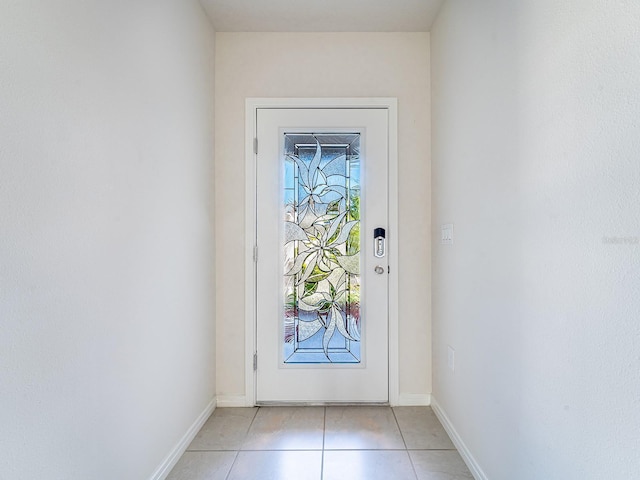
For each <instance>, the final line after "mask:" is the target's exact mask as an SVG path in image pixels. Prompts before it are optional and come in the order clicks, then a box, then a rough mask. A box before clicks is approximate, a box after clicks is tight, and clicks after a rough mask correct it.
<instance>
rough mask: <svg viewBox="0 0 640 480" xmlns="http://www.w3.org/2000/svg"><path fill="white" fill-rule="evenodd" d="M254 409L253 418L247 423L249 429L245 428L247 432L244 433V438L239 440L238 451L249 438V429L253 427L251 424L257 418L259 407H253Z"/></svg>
mask: <svg viewBox="0 0 640 480" xmlns="http://www.w3.org/2000/svg"><path fill="white" fill-rule="evenodd" d="M255 409H256V411H255V413H254V414H253V418H252V419H251V422H249V427H248V428H247V431H246V432H244V436H243V437H242V439H241V440H240V448H238V451H240V450H242V447H243V446H244V444H245V443H246V442H247V438H248V437H249V432H250V431H251V427H253V422H255V421H256V418H257V417H258V412H259V411H260V407H255Z"/></svg>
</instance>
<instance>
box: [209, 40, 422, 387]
mask: <svg viewBox="0 0 640 480" xmlns="http://www.w3.org/2000/svg"><path fill="white" fill-rule="evenodd" d="M429 88H430V87H429V34H427V33H382V34H379V33H309V34H306V33H285V34H280V33H218V34H217V35H216V85H215V92H216V94H215V99H216V107H215V108H216V118H217V119H218V121H217V124H216V131H215V138H216V167H215V168H216V230H217V238H216V241H217V245H218V250H217V257H216V263H217V276H216V282H217V298H218V303H217V311H216V314H217V326H216V328H217V330H216V332H217V345H216V351H217V389H218V394H219V398H220V399H221V400H224V399H225V398H233V397H242V396H243V395H244V389H245V378H244V372H245V369H244V360H245V356H246V355H245V352H244V314H245V313H244V282H245V279H244V249H245V242H246V239H245V236H244V209H245V206H244V198H245V192H244V188H245V178H244V147H245V143H244V129H245V118H244V106H245V99H246V98H247V97H397V98H398V109H399V183H400V198H399V210H400V214H399V222H400V232H399V237H400V240H399V241H400V245H399V249H400V265H399V269H400V272H399V275H400V318H399V335H400V395H401V400H402V398H405V399H410V398H412V397H411V395H422V396H426V395H427V394H429V393H430V392H431V363H430V358H431V350H430V349H431V346H430V342H431V341H430V288H431V287H430V243H429V231H430V192H429V185H430V143H429V130H430V124H429V119H430V104H429V101H430V98H429Z"/></svg>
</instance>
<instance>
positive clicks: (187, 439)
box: [150, 398, 216, 480]
mask: <svg viewBox="0 0 640 480" xmlns="http://www.w3.org/2000/svg"><path fill="white" fill-rule="evenodd" d="M215 409H216V399H215V398H214V399H213V400H211V402H209V405H207V406H206V408H205V409H204V410H203V411H202V413H201V414H200V415H198V418H197V419H196V421H195V422H193V425H191V426H190V427H189V429H188V430H187V432H186V433H185V434H184V435H183V436H182V438H181V439H180V441H179V442H178V443H177V445H176V446H175V447H173V449H172V450H171V452H170V453H169V455H167V457H166V458H165V459H164V461H163V462H162V463H161V464H160V466H159V467H158V468H157V469H156V471H155V472H154V473H153V475H151V477H150V480H164V479H165V478H167V476H168V475H169V473H170V472H171V470H172V469H173V467H175V466H176V463H178V460H180V457H182V454H183V453H184V452H185V451H186V450H187V447H188V446H189V444H190V443H191V441H192V440H193V439H194V438H195V436H196V435H197V434H198V432H199V431H200V429H201V428H202V426H203V425H204V424H205V422H206V421H207V419H208V418H209V417H210V416H211V414H212V413H213V411H214V410H215Z"/></svg>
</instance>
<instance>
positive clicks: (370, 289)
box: [256, 108, 389, 403]
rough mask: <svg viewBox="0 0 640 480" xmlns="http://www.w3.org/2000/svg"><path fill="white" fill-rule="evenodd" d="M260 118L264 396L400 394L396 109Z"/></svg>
mask: <svg viewBox="0 0 640 480" xmlns="http://www.w3.org/2000/svg"><path fill="white" fill-rule="evenodd" d="M256 126H257V128H256V132H257V139H258V145H259V149H258V154H257V157H256V179H257V180H256V183H257V185H256V200H257V202H256V218H257V225H256V228H257V239H256V243H257V248H258V250H257V252H258V258H257V266H256V279H257V281H256V312H257V313H256V315H257V319H256V324H257V325H256V347H257V348H256V350H257V373H256V375H257V380H256V400H257V402H258V403H269V402H274V403H286V402H304V403H314V402H326V403H329V402H388V401H389V340H388V327H389V318H388V317H389V312H388V301H389V295H388V285H389V280H388V278H389V277H388V261H387V258H388V256H387V252H386V250H387V248H388V246H387V244H386V242H387V238H388V232H387V230H388V149H389V120H388V110H387V109H385V108H345V109H330V108H308V109H303V108H258V109H257V118H256ZM376 237H377V238H376Z"/></svg>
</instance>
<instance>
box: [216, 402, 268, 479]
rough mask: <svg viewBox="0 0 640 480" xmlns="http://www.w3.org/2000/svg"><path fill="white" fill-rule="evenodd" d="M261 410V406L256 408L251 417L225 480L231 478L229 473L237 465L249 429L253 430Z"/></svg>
mask: <svg viewBox="0 0 640 480" xmlns="http://www.w3.org/2000/svg"><path fill="white" fill-rule="evenodd" d="M259 410H260V407H258V408H256V413H255V414H254V415H253V418H252V419H251V423H249V428H247V431H246V432H245V434H244V438H243V439H242V441H241V442H240V445H239V446H238V450H236V451H235V452H236V456H235V457H233V462H232V463H231V467H230V468H229V471H228V472H227V475H226V476H225V477H224V478H225V480H229V475H231V472H232V471H233V467H235V465H236V462H237V461H238V457H239V456H240V451H241V450H242V446H243V444H244V442H245V440H246V439H247V435H249V430H251V426H252V425H253V422H254V421H255V419H256V417H257V416H258V411H259Z"/></svg>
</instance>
